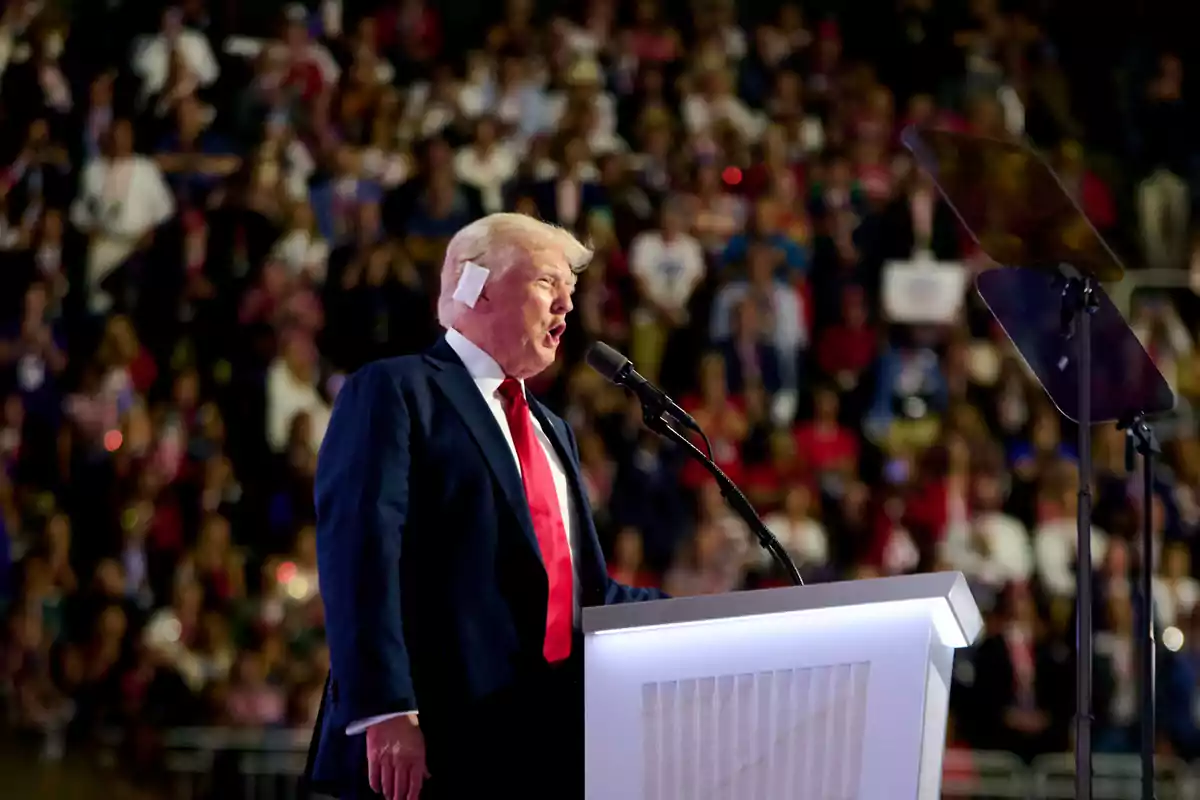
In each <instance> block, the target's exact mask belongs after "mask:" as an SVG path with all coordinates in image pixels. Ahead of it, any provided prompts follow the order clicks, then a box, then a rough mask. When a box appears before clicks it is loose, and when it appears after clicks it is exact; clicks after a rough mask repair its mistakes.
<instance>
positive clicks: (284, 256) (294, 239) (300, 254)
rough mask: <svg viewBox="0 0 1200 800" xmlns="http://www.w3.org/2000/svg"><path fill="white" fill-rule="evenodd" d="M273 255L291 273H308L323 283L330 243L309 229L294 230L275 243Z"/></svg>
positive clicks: (317, 281) (294, 274) (315, 280)
mask: <svg viewBox="0 0 1200 800" xmlns="http://www.w3.org/2000/svg"><path fill="white" fill-rule="evenodd" d="M271 257H272V258H274V259H275V260H277V261H279V262H280V263H282V264H284V265H285V266H286V267H287V268H288V272H289V273H290V274H291V275H293V276H297V275H301V274H303V273H307V274H308V276H309V277H310V278H311V279H312V280H313V281H314V282H316V283H323V282H324V281H325V271H326V267H327V266H328V262H329V244H328V243H326V241H325V240H324V239H322V238H321V237H320V236H314V235H313V234H312V233H310V232H309V231H306V230H303V229H300V230H292V231H288V232H287V233H285V234H284V235H283V236H282V237H281V238H280V239H279V241H278V242H276V243H275V249H274V250H273V251H272V253H271Z"/></svg>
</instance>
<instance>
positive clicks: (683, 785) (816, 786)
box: [584, 600, 953, 800]
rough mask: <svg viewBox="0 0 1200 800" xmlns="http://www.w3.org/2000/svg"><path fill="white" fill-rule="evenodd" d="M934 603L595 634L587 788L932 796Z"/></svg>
mask: <svg viewBox="0 0 1200 800" xmlns="http://www.w3.org/2000/svg"><path fill="white" fill-rule="evenodd" d="M938 603H939V601H936V600H902V601H897V602H893V603H877V604H871V605H863V606H848V607H837V608H826V609H806V610H803V611H793V612H784V613H774V614H765V615H761V616H752V617H737V618H732V619H719V620H711V621H701V622H689V623H684V624H677V625H663V626H653V627H640V628H632V629H630V630H609V631H604V632H602V633H597V634H593V635H590V636H588V637H587V639H586V640H585V651H584V653H585V664H586V666H585V669H586V674H587V688H586V700H585V702H586V728H587V744H586V767H587V792H586V797H587V798H588V800H708V799H710V798H711V800H777V799H781V798H797V799H799V798H803V799H804V800H851V799H852V798H853V799H854V800H859V799H861V800H924V798H935V797H936V796H937V793H938V787H939V782H940V770H941V754H942V750H943V746H944V738H945V718H946V711H947V703H948V699H949V677H950V676H949V671H950V665H951V661H952V657H953V650H952V648H951V647H950V646H949V645H947V644H946V643H945V641H944V637H943V636H942V635H940V633H939V631H938V629H937V625H936V622H935V617H936V615H937V612H938V609H939V606H938ZM943 606H944V604H943Z"/></svg>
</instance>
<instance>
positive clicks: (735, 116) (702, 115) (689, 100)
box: [681, 94, 767, 142]
mask: <svg viewBox="0 0 1200 800" xmlns="http://www.w3.org/2000/svg"><path fill="white" fill-rule="evenodd" d="M681 111H682V113H683V122H684V124H685V125H686V126H687V129H688V132H689V133H692V134H702V133H710V132H711V131H712V129H713V127H714V126H715V125H716V124H717V123H718V122H722V121H724V122H728V123H729V124H730V125H732V126H733V128H734V130H736V131H737V132H738V134H739V135H740V136H741V137H742V139H744V140H745V141H748V142H757V141H758V140H759V138H760V137H761V136H762V134H763V131H765V130H766V128H767V123H766V120H765V119H764V118H763V117H762V115H761V114H756V113H755V112H753V111H751V110H750V108H749V107H748V106H747V105H746V104H745V103H743V102H742V101H741V100H739V99H738V98H737V97H736V96H734V95H726V96H725V97H718V98H715V99H711V100H710V99H708V98H705V97H702V96H700V95H698V94H693V95H689V96H687V97H685V98H684V100H683V106H682V108H681Z"/></svg>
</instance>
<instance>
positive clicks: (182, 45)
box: [132, 29, 221, 99]
mask: <svg viewBox="0 0 1200 800" xmlns="http://www.w3.org/2000/svg"><path fill="white" fill-rule="evenodd" d="M174 49H175V50H177V51H178V52H179V55H180V57H181V58H182V59H183V64H184V66H185V67H187V69H188V72H190V73H191V74H192V77H193V78H194V79H195V80H196V82H197V83H198V84H199V85H200V86H202V87H203V86H211V85H212V84H214V83H216V81H217V77H218V76H219V75H220V74H221V70H220V67H219V66H217V59H216V56H214V55H213V51H212V47H210V46H209V44H208V39H206V38H204V35H203V34H201V33H198V32H197V31H193V30H186V29H185V30H183V31H180V33H179V36H178V38H177V39H176V40H175V42H174ZM171 51H172V43H171V42H168V41H167V37H166V36H165V35H164V34H161V33H159V34H156V35H154V36H151V37H147V38H145V39H143V40H142V41H141V42H140V43H139V44H138V45H137V47H136V49H135V51H134V54H133V59H132V61H133V72H134V74H136V75H137V76H138V77H139V78H141V79H142V97H143V99H144V98H146V97H149V96H150V95H152V94H156V93H158V92H161V91H162V89H163V87H164V86H166V84H167V76H169V75H170V74H171Z"/></svg>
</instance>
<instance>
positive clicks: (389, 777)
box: [367, 714, 429, 800]
mask: <svg viewBox="0 0 1200 800" xmlns="http://www.w3.org/2000/svg"><path fill="white" fill-rule="evenodd" d="M367 772H368V775H369V776H370V780H371V788H372V789H373V790H375V791H376V792H378V793H379V794H381V795H383V796H384V797H385V798H387V800H417V798H419V797H420V796H421V784H423V783H424V782H425V779H426V778H428V777H429V772H428V771H427V770H426V769H425V737H424V735H422V733H421V728H420V727H419V726H418V724H417V716H416V715H415V714H409V715H407V716H403V717H392V718H391V719H387V720H384V721H383V722H377V723H376V724H374V725H372V726H371V727H369V728H367Z"/></svg>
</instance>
